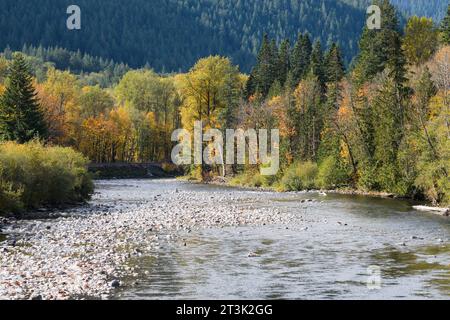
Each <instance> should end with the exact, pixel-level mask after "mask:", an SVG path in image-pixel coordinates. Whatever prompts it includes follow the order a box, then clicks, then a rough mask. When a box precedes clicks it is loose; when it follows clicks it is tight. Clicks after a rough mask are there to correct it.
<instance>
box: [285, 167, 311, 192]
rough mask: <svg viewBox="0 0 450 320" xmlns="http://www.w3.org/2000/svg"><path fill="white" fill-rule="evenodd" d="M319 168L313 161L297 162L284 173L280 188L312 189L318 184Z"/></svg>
mask: <svg viewBox="0 0 450 320" xmlns="http://www.w3.org/2000/svg"><path fill="white" fill-rule="evenodd" d="M318 173H319V169H318V167H317V164H316V163H313V162H311V161H307V162H296V163H294V164H292V165H291V166H290V167H289V168H288V169H287V170H286V172H285V173H284V175H283V178H282V179H281V181H280V184H279V189H280V190H283V191H302V190H310V189H313V188H315V187H316V186H317V183H316V179H317V176H318Z"/></svg>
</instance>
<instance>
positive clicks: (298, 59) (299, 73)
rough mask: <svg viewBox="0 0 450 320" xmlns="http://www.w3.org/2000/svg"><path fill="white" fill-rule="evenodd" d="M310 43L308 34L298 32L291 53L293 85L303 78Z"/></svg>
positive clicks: (307, 62)
mask: <svg viewBox="0 0 450 320" xmlns="http://www.w3.org/2000/svg"><path fill="white" fill-rule="evenodd" d="M311 51H312V45H311V40H310V38H309V36H308V34H305V35H303V34H299V35H298V39H297V42H296V43H295V46H294V49H293V50H292V54H291V70H292V78H293V82H294V84H295V85H297V84H298V83H299V82H300V80H302V79H304V78H305V76H306V74H307V72H308V69H309V63H310V59H311Z"/></svg>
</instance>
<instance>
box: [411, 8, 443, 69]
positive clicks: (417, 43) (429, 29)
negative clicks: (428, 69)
mask: <svg viewBox="0 0 450 320" xmlns="http://www.w3.org/2000/svg"><path fill="white" fill-rule="evenodd" d="M437 45H438V31H437V30H436V28H435V27H434V25H433V20H431V19H427V18H419V17H416V16H414V17H412V18H410V19H409V21H408V24H407V25H406V29H405V36H404V38H403V50H404V52H405V56H406V58H407V59H408V62H409V63H410V64H414V65H419V64H422V63H424V62H426V61H428V60H429V59H430V58H431V56H432V55H433V54H434V52H435V51H436V48H437Z"/></svg>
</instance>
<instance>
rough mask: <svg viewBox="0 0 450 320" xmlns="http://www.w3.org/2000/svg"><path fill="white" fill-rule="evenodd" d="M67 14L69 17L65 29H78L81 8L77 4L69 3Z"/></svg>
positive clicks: (79, 26) (79, 27)
mask: <svg viewBox="0 0 450 320" xmlns="http://www.w3.org/2000/svg"><path fill="white" fill-rule="evenodd" d="M66 12H67V14H68V15H69V17H68V18H67V21H66V26H67V29H69V30H80V29H81V9H80V7H79V6H77V5H74V4H73V5H70V6H68V7H67V11H66Z"/></svg>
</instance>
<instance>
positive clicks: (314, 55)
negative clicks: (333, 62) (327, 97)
mask: <svg viewBox="0 0 450 320" xmlns="http://www.w3.org/2000/svg"><path fill="white" fill-rule="evenodd" d="M310 72H311V74H312V75H313V76H315V77H316V78H317V80H318V81H319V84H320V87H321V88H322V92H323V93H324V92H325V89H326V87H325V83H326V81H327V79H326V75H325V65H324V57H323V52H322V44H321V43H320V41H319V40H317V41H316V42H315V43H314V47H313V49H312V52H311V65H310Z"/></svg>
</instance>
